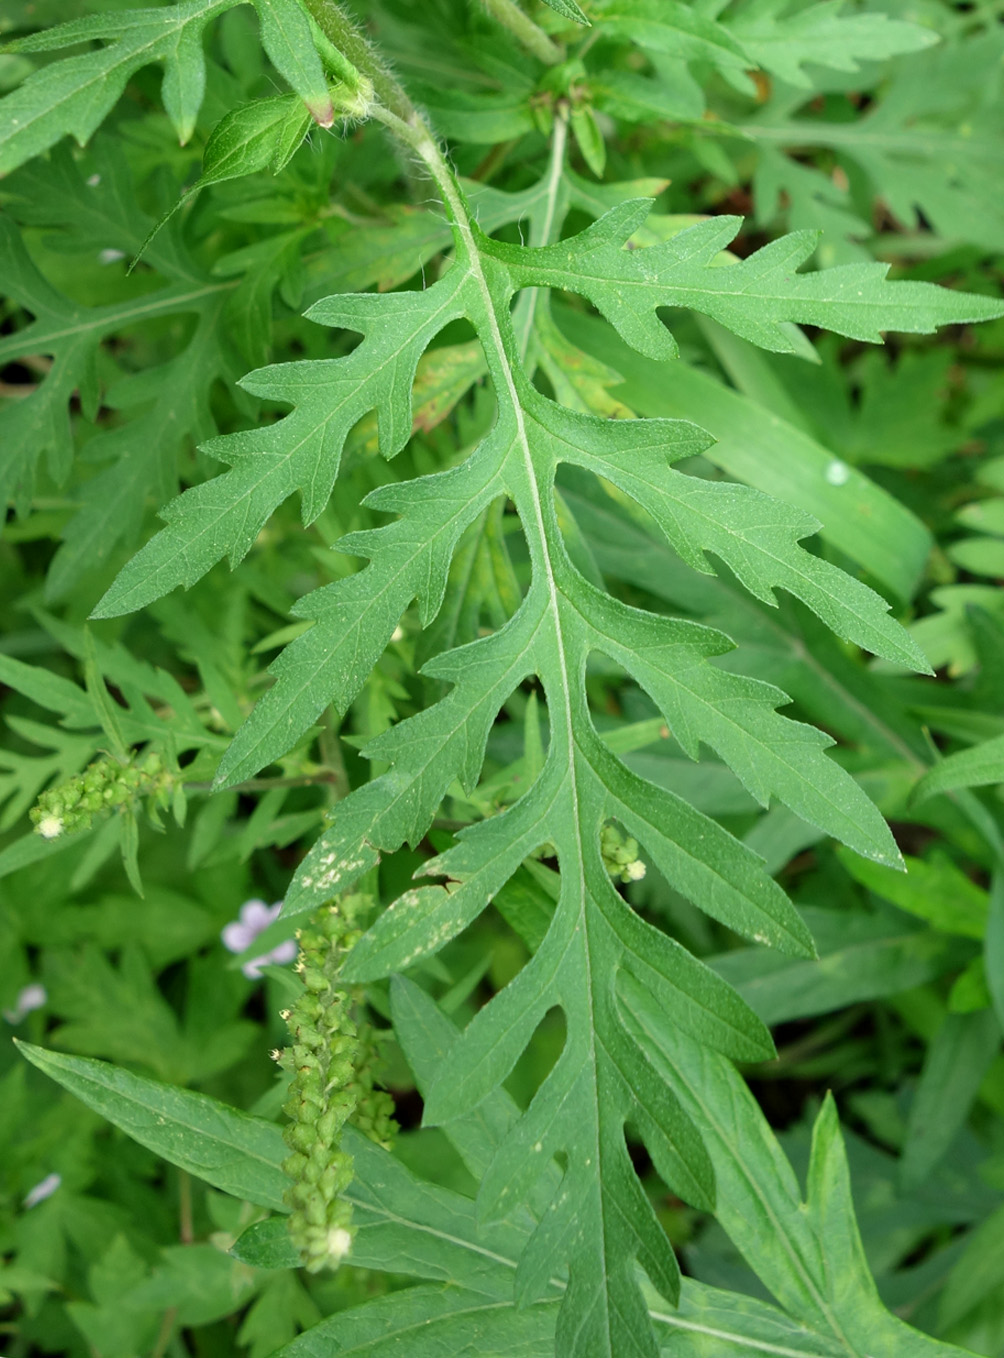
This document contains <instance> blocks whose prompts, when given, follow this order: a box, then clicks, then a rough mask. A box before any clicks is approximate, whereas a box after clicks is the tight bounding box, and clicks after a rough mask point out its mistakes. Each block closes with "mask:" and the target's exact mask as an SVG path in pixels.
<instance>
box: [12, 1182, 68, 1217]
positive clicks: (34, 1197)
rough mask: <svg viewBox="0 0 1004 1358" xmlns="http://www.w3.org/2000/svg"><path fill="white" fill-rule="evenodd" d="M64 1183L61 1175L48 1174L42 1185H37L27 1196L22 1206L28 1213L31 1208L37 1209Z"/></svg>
mask: <svg viewBox="0 0 1004 1358" xmlns="http://www.w3.org/2000/svg"><path fill="white" fill-rule="evenodd" d="M62 1182H63V1176H62V1175H61V1174H47V1175H46V1176H45V1178H44V1179H43V1180H42V1181H41V1183H37V1184H36V1185H35V1187H34V1188H33V1189H31V1191H30V1192H29V1193H27V1194H26V1195H25V1199H24V1202H23V1203H22V1204H21V1206H22V1207H23V1208H24V1209H25V1211H27V1210H28V1209H29V1208H31V1207H37V1206H38V1204H39V1203H40V1202H45V1200H46V1198H51V1197H52V1195H53V1193H55V1191H56V1189H57V1188H58V1187H59V1185H60V1184H61V1183H62Z"/></svg>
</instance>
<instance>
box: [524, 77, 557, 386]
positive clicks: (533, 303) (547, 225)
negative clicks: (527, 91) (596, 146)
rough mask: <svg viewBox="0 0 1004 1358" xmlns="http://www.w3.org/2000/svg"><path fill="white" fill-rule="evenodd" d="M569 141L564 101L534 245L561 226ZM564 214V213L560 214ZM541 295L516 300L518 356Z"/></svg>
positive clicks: (533, 292)
mask: <svg viewBox="0 0 1004 1358" xmlns="http://www.w3.org/2000/svg"><path fill="white" fill-rule="evenodd" d="M567 143H568V110H567V108H566V107H565V106H564V105H563V104H559V105H558V107H557V109H556V110H555V119H554V139H553V140H552V142H551V160H550V164H549V165H548V171H547V197H546V199H545V204H546V207H545V212H544V216H543V219H542V220H541V221H540V222H539V224H538V222H537V220H536V219H534V221H533V222H532V223H531V230H530V244H531V245H550V243H551V241H552V239H553V238H554V234H555V232H556V231H558V230H560V228H561V221H560V220H559V213H558V199H559V197H560V196H561V183H562V174H563V172H564V168H565V148H566V146H567ZM563 215H564V214H563V213H562V214H561V216H563ZM540 295H541V293H540V288H527V289H526V291H525V292H524V293H523V295H522V297H520V299H519V301H518V302H517V304H516V310H515V312H514V314H513V329H514V331H515V332H516V343H517V345H518V347H519V356H520V358H522V359H525V358H526V356H527V352H528V350H529V348H530V336H531V334H532V333H533V321H534V316H535V315H536V313H537V306H538V303H539V300H540ZM527 376H528V377H532V376H533V373H532V372H528V373H527Z"/></svg>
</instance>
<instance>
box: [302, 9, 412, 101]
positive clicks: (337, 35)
mask: <svg viewBox="0 0 1004 1358" xmlns="http://www.w3.org/2000/svg"><path fill="white" fill-rule="evenodd" d="M301 3H302V5H303V7H304V9H305V10H306V11H307V13H308V14H309V15H310V17H311V18H312V19H313V20H314V22H315V23H316V24H317V26H318V28H319V29H320V30H321V32H322V33H323V34H324V36H325V38H327V40H328V41H329V42H330V43H331V44H332V46H333V47H335V48H337V50H338V51H339V52H340V53H341V54H342V56H344V57H347V58H348V60H349V61H350V62H351V63H352V64H353V66H355V67H356V68H357V69H358V70H360V71H361V72H362V73H363V75H365V76H366V77H367V78H368V79H369V80H370V81H371V82H372V84H373V88H374V90H375V91H376V94H377V97H378V98H379V99H380V101H381V103H382V104H384V105H385V107H386V108H388V109H390V110H391V112H393V113H395V114H396V115H397V116H398V117H399V118H405V119H406V118H411V117H414V116H415V106H414V105H413V104H412V102H411V100H410V99H409V98H408V96H407V94H405V92H404V89H403V87H402V86H401V84H400V82H399V81H398V80H397V79H396V78H395V77H394V75H393V73H392V72H391V69H390V67H389V66H388V65H387V64H386V62H385V61H384V60H383V58H382V57H381V56H380V54H379V53H378V52H377V51H376V49H375V48H374V47H373V45H372V43H370V42H369V41H368V40H367V39H366V37H365V36H364V34H363V33H362V32H361V30H360V28H359V26H358V24H357V23H356V21H355V19H353V18H352V16H351V15H350V14H348V13H347V12H346V10H345V9H344V8H343V7H342V6H341V5H339V4H337V3H336V0H301Z"/></svg>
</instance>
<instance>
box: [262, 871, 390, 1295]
mask: <svg viewBox="0 0 1004 1358" xmlns="http://www.w3.org/2000/svg"><path fill="white" fill-rule="evenodd" d="M372 905H373V902H372V899H371V898H370V897H369V896H361V895H351V896H344V897H342V899H341V900H340V901H339V902H338V903H337V904H334V905H330V906H328V907H326V908H325V909H323V910H322V911H320V912H319V914H318V916H317V917H316V918H315V920H314V921H313V923H312V925H311V927H310V928H308V929H304V930H303V931H302V932H301V933H300V934H299V935H298V938H299V942H300V956H299V960H298V962H297V966H296V969H297V971H298V972H299V973H300V976H301V978H302V980H303V987H304V988H303V993H302V995H301V996H300V998H299V999H298V1000H297V1002H296V1004H295V1005H294V1007H293V1008H292V1009H291V1010H288V1009H287V1010H284V1011H283V1015H282V1017H283V1018H284V1019H285V1021H286V1024H287V1027H288V1028H289V1032H290V1036H291V1037H292V1039H293V1041H292V1046H290V1047H287V1048H286V1049H285V1051H282V1052H276V1053H273V1054H274V1055H275V1057H276V1059H277V1060H278V1061H279V1063H280V1064H281V1065H282V1066H283V1067H284V1068H286V1069H288V1070H291V1071H292V1074H293V1078H292V1081H291V1082H290V1086H289V1097H288V1099H287V1101H286V1103H285V1105H284V1112H285V1113H286V1115H287V1116H288V1117H289V1118H290V1122H289V1125H288V1126H287V1127H286V1131H285V1134H284V1135H285V1139H286V1144H287V1146H288V1147H289V1149H290V1154H289V1155H288V1156H287V1158H286V1159H285V1161H284V1162H283V1169H284V1170H285V1172H286V1174H287V1175H288V1176H289V1178H290V1179H292V1180H293V1183H292V1184H291V1185H290V1187H289V1189H288V1190H287V1193H286V1201H287V1203H288V1205H289V1207H290V1209H291V1213H290V1217H289V1233H290V1236H291V1238H292V1240H293V1243H294V1244H295V1245H296V1246H297V1247H298V1249H299V1250H300V1253H301V1259H302V1263H303V1267H304V1268H306V1269H307V1270H308V1271H309V1272H311V1273H316V1272H318V1271H319V1270H320V1269H322V1268H337V1266H338V1265H339V1263H340V1262H341V1261H342V1259H344V1257H345V1256H346V1254H348V1252H349V1249H350V1248H351V1245H352V1228H351V1227H352V1208H351V1206H350V1205H349V1204H348V1203H347V1202H346V1201H345V1200H344V1198H343V1197H342V1194H343V1193H344V1192H345V1189H346V1188H347V1187H348V1185H349V1183H351V1181H352V1157H351V1155H349V1154H348V1153H347V1152H346V1151H343V1150H342V1149H341V1146H340V1141H341V1131H342V1128H343V1126H344V1125H345V1123H346V1122H351V1123H352V1124H353V1125H354V1126H355V1127H358V1128H359V1130H360V1131H361V1132H363V1133H365V1135H366V1136H368V1137H370V1139H371V1140H373V1141H376V1142H377V1143H378V1144H379V1145H381V1146H385V1147H389V1145H390V1143H391V1141H392V1139H393V1137H394V1133H395V1132H396V1131H397V1124H396V1123H395V1122H394V1120H393V1118H392V1116H391V1114H392V1113H393V1110H394V1104H393V1101H392V1099H391V1097H390V1095H389V1094H387V1093H385V1092H384V1091H383V1090H380V1089H377V1088H375V1084H374V1080H375V1075H376V1072H377V1069H378V1067H379V1051H378V1042H379V1038H378V1035H377V1034H376V1033H375V1032H374V1030H373V1029H372V1028H371V1027H370V1025H369V1024H366V1023H360V1022H358V1020H357V1014H358V1011H359V1009H360V1007H361V1005H362V1000H363V993H362V990H361V989H360V988H354V989H352V990H347V989H345V988H344V987H343V986H341V985H340V984H339V980H338V977H339V972H340V971H341V969H342V966H343V964H344V961H345V958H346V956H347V955H348V953H349V952H350V951H351V949H352V947H353V946H354V944H355V943H356V941H357V940H358V939H359V938H360V937H361V935H362V932H363V930H362V928H361V927H360V925H361V924H362V922H363V921H364V920H365V918H366V916H367V915H368V914H369V912H370V910H371V908H372Z"/></svg>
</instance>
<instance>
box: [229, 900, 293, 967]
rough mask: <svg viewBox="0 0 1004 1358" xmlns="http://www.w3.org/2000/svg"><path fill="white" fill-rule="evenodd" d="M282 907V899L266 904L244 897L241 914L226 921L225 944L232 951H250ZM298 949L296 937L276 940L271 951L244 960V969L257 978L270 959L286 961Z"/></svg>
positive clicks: (279, 961)
mask: <svg viewBox="0 0 1004 1358" xmlns="http://www.w3.org/2000/svg"><path fill="white" fill-rule="evenodd" d="M281 909H282V901H276V902H275V904H274V905H266V904H265V902H264V901H258V900H254V901H245V902H244V904H243V905H242V906H241V908H240V913H239V917H238V918H237V919H235V920H231V921H230V923H229V924H227V925H224V927H223V930H222V932H221V933H220V937H221V938H222V940H223V946H224V947H225V948H226V949H227V950H228V951H229V952H232V953H242V952H247V950H248V948H250V947H251V944H252V943H253V942H254V941H255V939H256V938H257V937H258V935H259V934H261V933H263V932H264V931H265V930H266V929H267V928H268V926H269V925H270V924H271V923H272V921H273V920H275V919H276V918H278V915H279V911H280V910H281ZM296 953H297V945H296V942H295V940H294V939H292V938H287V939H284V940H283V941H282V942H281V943H277V944H276V945H275V947H274V948H273V949H272V950H271V952H266V953H262V954H261V956H260V957H252V958H251V959H250V960H249V961H247V962H245V963H244V965H243V966H242V967H241V971H242V972H243V973H244V975H245V976H246V977H247V978H248V980H249V981H256V980H257V979H258V977H259V976H260V975H261V969H262V967H264V966H268V965H269V963H271V964H273V965H275V966H277V967H281V966H283V965H285V963H286V962H292V960H293V958H294V957H295V956H296Z"/></svg>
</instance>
